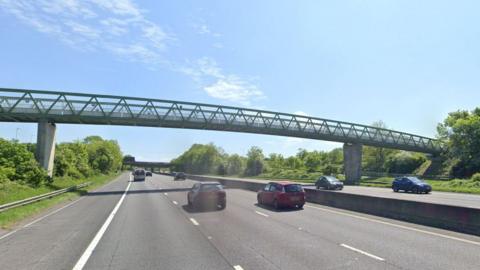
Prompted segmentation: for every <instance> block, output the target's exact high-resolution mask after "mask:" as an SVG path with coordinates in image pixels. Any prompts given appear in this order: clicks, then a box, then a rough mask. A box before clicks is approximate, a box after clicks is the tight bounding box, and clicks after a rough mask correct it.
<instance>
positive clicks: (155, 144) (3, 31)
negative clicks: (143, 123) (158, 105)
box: [0, 0, 480, 160]
mask: <svg viewBox="0 0 480 270" xmlns="http://www.w3.org/2000/svg"><path fill="white" fill-rule="evenodd" d="M479 8H480V6H479V2H478V1H455V3H453V2H451V1H438V0H437V1H313V0H312V1H274V0H271V1H253V0H252V1H245V0H244V1H139V0H136V1H134V0H85V1H80V0H50V1H47V0H38V1H23V0H0V26H1V27H0V40H1V41H2V42H1V43H0V59H1V60H2V64H1V65H0V87H12V88H30V89H45V90H59V91H60V90H61V91H75V92H89V93H104V94H115V95H128V96H139V97H152V98H159V99H172V100H184V101H197V102H206V103H214V104H225V105H235V106H246V107H254V108H262V109H268V110H274V111H282V112H290V113H301V114H308V115H313V116H318V117H323V118H330V119H335V120H344V121H350V122H356V123H363V124H370V123H372V122H374V121H378V120H383V121H384V122H385V123H386V124H387V125H388V127H390V128H392V129H396V130H401V131H406V132H411V133H415V134H419V135H425V136H435V133H436V130H435V128H436V125H437V123H438V122H440V121H442V120H443V119H444V118H445V117H446V115H447V113H448V112H450V111H454V110H457V109H472V108H474V107H475V106H478V105H479V102H478V101H479V100H480V90H479V89H480V88H479V86H480V72H479V71H480V51H479V50H478V48H480V28H479V27H478V26H479V25H480V17H479V16H478V10H479ZM91 134H96V135H101V136H103V137H106V138H110V139H116V140H118V142H119V143H120V144H121V146H122V148H123V150H124V152H125V153H129V154H133V155H135V156H136V157H137V158H138V159H144V160H169V159H171V158H173V157H175V156H177V155H178V154H180V153H181V152H183V151H184V150H185V149H186V148H187V147H189V146H190V145H191V144H192V143H208V142H215V143H216V144H217V145H219V146H221V147H223V148H224V149H225V150H226V151H227V152H230V153H233V152H236V153H240V154H245V153H246V151H247V150H248V148H249V147H250V146H252V145H257V146H260V147H262V148H263V149H264V150H265V152H266V153H271V152H279V153H282V154H285V155H291V154H294V153H295V152H296V151H297V149H298V148H306V149H308V150H329V149H332V148H334V147H340V146H341V144H338V143H331V142H322V141H313V140H303V139H295V138H282V137H275V136H266V135H253V134H239V133H222V132H212V131H193V130H181V129H162V128H139V127H114V126H80V125H58V129H57V139H58V141H71V140H75V139H78V138H83V137H85V136H88V135H91ZM0 136H1V137H4V138H15V137H18V139H20V140H21V141H35V138H36V125H34V124H14V123H2V124H0Z"/></svg>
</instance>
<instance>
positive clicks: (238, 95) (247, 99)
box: [203, 75, 264, 105]
mask: <svg viewBox="0 0 480 270" xmlns="http://www.w3.org/2000/svg"><path fill="white" fill-rule="evenodd" d="M203 89H204V90H205V92H207V94H208V95H209V96H211V97H214V98H219V99H224V100H229V101H232V102H236V103H240V104H243V105H250V103H251V101H252V100H256V99H259V98H263V97H264V95H263V93H262V91H260V90H259V89H258V88H257V86H256V85H253V84H251V83H249V82H247V81H244V80H242V79H240V78H239V77H237V76H235V75H230V76H228V77H226V78H220V79H218V80H217V81H216V82H215V83H213V84H211V85H208V86H205V87H204V88H203Z"/></svg>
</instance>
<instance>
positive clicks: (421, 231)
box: [306, 205, 480, 246]
mask: <svg viewBox="0 0 480 270" xmlns="http://www.w3.org/2000/svg"><path fill="white" fill-rule="evenodd" d="M306 207H309V208H314V209H318V210H321V211H325V212H330V213H335V214H339V215H344V216H348V217H353V218H357V219H362V220H367V221H371V222H376V223H379V224H383V225H389V226H392V227H397V228H401V229H405V230H410V231H414V232H419V233H424V234H429V235H433V236H438V237H442V238H446V239H450V240H455V241H460V242H463V243H467V244H472V245H476V246H480V242H475V241H471V240H467V239H463V238H458V237H455V236H449V235H444V234H440V233H435V232H429V231H425V230H421V229H417V228H413V227H408V226H404V225H400V224H395V223H390V222H386V221H381V220H378V219H374V218H368V217H363V216H357V215H354V214H349V213H344V212H341V211H335V210H330V209H326V208H322V207H316V206H310V205H306Z"/></svg>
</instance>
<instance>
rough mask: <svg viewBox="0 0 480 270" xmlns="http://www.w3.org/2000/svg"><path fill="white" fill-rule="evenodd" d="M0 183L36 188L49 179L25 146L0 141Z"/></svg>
mask: <svg viewBox="0 0 480 270" xmlns="http://www.w3.org/2000/svg"><path fill="white" fill-rule="evenodd" d="M0 178H1V180H0V181H6V180H7V179H8V180H10V181H15V182H18V183H20V184H28V185H31V186H38V185H41V184H42V183H45V182H48V181H49V178H48V177H47V173H46V171H45V170H44V169H42V168H41V167H40V166H39V164H38V163H37V161H36V160H35V157H34V155H33V153H32V152H30V151H29V150H28V149H27V147H26V145H24V144H20V143H17V142H14V141H7V140H4V139H0Z"/></svg>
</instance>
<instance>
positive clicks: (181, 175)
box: [173, 172, 187, 181]
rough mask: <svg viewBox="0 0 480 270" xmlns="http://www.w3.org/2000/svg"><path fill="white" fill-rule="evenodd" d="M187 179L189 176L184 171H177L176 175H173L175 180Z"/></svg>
mask: <svg viewBox="0 0 480 270" xmlns="http://www.w3.org/2000/svg"><path fill="white" fill-rule="evenodd" d="M186 179H187V176H186V175H185V173H183V172H177V173H175V175H174V176H173V180H175V181H176V180H186Z"/></svg>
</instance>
